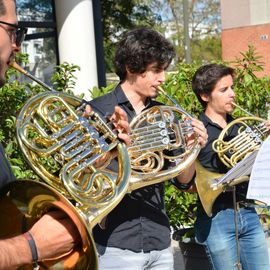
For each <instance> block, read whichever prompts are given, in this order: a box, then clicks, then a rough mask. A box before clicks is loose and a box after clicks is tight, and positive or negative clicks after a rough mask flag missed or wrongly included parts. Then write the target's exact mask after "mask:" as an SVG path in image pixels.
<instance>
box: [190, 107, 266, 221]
mask: <svg viewBox="0 0 270 270" xmlns="http://www.w3.org/2000/svg"><path fill="white" fill-rule="evenodd" d="M233 105H234V106H235V107H238V108H239V109H240V110H242V111H244V112H245V113H246V114H248V115H249V116H246V117H239V118H237V119H235V120H233V121H232V122H230V123H229V124H228V125H227V126H226V128H224V129H223V130H222V132H221V133H220V135H219V137H218V138H217V139H216V140H215V141H214V142H213V144H212V148H213V150H214V151H215V152H216V153H217V155H218V157H219V159H220V160H221V161H222V162H223V163H224V165H226V167H227V168H229V169H230V170H229V172H228V173H234V174H235V175H236V177H235V178H234V179H233V180H232V179H231V178H229V179H230V180H229V181H222V182H221V181H218V179H220V178H221V177H222V176H223V175H224V174H219V173H214V172H210V171H208V170H207V169H205V168H204V167H203V166H202V165H201V164H200V163H199V161H196V181H195V182H196V188H197V191H198V195H199V197H200V200H201V203H202V206H203V208H204V210H205V212H206V213H207V215H208V216H211V215H212V207H213V204H214V202H215V200H216V199H217V197H218V196H219V195H220V194H221V193H222V192H224V191H225V189H226V188H227V187H228V186H235V185H237V184H239V183H241V182H244V181H248V180H249V174H250V170H251V168H252V164H253V162H254V160H255V157H256V156H255V154H256V153H257V151H258V150H259V148H260V147H261V145H262V143H263V141H264V140H265V139H266V138H267V136H268V130H267V128H266V127H265V125H264V122H265V120H264V119H262V118H260V117H257V116H254V115H252V114H251V113H249V112H247V111H246V110H245V109H243V108H242V107H240V106H239V105H237V104H235V103H233ZM232 129H237V135H236V136H235V137H233V138H230V136H229V134H230V132H231V131H232ZM251 155H252V157H251ZM238 164H240V165H241V166H238ZM245 168H247V169H245ZM248 169H249V170H248ZM241 170H242V172H241V173H239V172H240V171H241Z"/></svg>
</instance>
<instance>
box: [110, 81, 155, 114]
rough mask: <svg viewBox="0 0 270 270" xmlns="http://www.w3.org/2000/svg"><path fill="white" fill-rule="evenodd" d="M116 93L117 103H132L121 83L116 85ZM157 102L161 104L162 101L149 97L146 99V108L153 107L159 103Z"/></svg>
mask: <svg viewBox="0 0 270 270" xmlns="http://www.w3.org/2000/svg"><path fill="white" fill-rule="evenodd" d="M114 93H115V96H116V99H117V103H118V104H119V105H120V104H126V105H127V104H130V105H131V103H130V101H129V100H128V98H127V96H126V94H125V92H124V91H123V89H122V87H121V85H120V84H118V85H117V86H116V88H115V90H114ZM157 104H160V103H158V102H157V101H155V100H152V99H151V98H149V97H147V98H146V101H145V108H144V110H145V109H147V108H150V107H152V106H154V105H157Z"/></svg>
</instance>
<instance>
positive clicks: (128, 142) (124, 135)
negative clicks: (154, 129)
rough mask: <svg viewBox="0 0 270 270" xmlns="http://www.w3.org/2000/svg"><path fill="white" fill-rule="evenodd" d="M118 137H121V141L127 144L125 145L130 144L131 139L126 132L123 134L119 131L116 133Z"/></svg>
mask: <svg viewBox="0 0 270 270" xmlns="http://www.w3.org/2000/svg"><path fill="white" fill-rule="evenodd" d="M118 138H119V139H121V140H122V141H124V143H125V144H126V145H127V146H130V145H131V140H130V137H129V135H128V134H125V133H119V134H118Z"/></svg>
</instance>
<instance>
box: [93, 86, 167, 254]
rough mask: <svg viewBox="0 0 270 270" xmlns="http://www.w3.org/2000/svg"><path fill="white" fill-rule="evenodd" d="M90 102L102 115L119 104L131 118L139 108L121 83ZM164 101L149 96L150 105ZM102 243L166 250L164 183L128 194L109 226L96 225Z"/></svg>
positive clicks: (96, 232)
mask: <svg viewBox="0 0 270 270" xmlns="http://www.w3.org/2000/svg"><path fill="white" fill-rule="evenodd" d="M90 105H91V106H92V107H93V109H94V110H95V111H97V112H98V113H99V114H100V115H102V116H105V115H108V114H109V115H111V114H112V113H113V112H114V108H115V106H116V105H118V106H120V107H121V108H122V109H124V110H125V111H126V113H127V115H128V119H129V121H131V120H132V119H133V118H134V117H135V116H136V113H135V110H134V108H133V107H132V105H131V103H130V102H129V100H128V99H127V97H126V95H125V94H124V92H123V90H122V88H121V86H120V85H119V86H117V87H116V89H115V90H114V91H112V92H111V93H109V94H107V95H104V96H102V97H99V98H97V99H95V100H93V101H90ZM155 105H160V103H158V102H156V101H153V100H151V99H149V100H148V101H147V106H146V108H145V109H148V108H150V107H152V106H155ZM93 233H94V239H95V241H96V242H97V243H98V244H101V245H104V246H110V247H117V248H121V249H129V250H132V251H134V252H140V251H142V250H143V251H144V252H149V251H151V250H162V249H165V248H168V247H169V246H170V226H169V220H168V217H167V215H166V212H165V203H164V184H163V183H160V184H155V185H151V186H147V187H144V188H140V189H137V190H135V191H133V192H131V193H130V194H127V195H125V197H124V198H123V200H122V201H121V202H120V203H119V204H118V205H117V206H116V207H115V208H114V210H112V211H111V212H110V213H109V214H108V216H107V219H106V228H105V229H101V228H100V226H99V225H97V226H95V228H94V229H93Z"/></svg>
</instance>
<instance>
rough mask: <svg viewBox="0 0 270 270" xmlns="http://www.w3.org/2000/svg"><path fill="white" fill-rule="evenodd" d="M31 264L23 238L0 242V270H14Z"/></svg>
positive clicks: (29, 253)
mask: <svg viewBox="0 0 270 270" xmlns="http://www.w3.org/2000/svg"><path fill="white" fill-rule="evenodd" d="M31 262H32V255H31V251H30V248H29V246H28V242H27V240H26V239H25V237H24V236H22V235H20V236H16V237H13V238H10V239H6V240H0V270H6V269H16V268H17V267H19V266H22V265H24V264H29V263H31Z"/></svg>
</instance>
